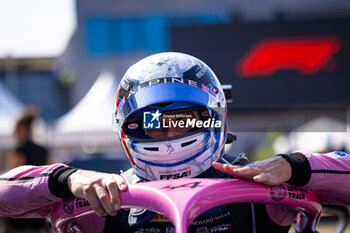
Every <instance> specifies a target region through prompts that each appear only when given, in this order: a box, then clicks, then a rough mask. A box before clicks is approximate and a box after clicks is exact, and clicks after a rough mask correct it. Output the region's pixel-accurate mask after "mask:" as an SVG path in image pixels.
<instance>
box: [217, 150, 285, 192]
mask: <svg viewBox="0 0 350 233" xmlns="http://www.w3.org/2000/svg"><path fill="white" fill-rule="evenodd" d="M213 167H214V168H215V169H217V170H220V171H222V172H224V173H226V174H228V175H232V176H234V177H239V178H243V179H248V180H254V181H256V182H259V183H264V184H267V185H270V186H273V185H279V184H282V183H284V182H287V181H288V180H289V179H290V178H291V176H292V168H291V166H290V164H289V163H288V162H287V160H286V159H284V158H283V157H282V156H275V157H272V158H269V159H264V160H262V161H260V162H257V163H252V164H248V165H247V166H244V167H241V166H235V165H229V164H222V163H216V162H214V163H213Z"/></svg>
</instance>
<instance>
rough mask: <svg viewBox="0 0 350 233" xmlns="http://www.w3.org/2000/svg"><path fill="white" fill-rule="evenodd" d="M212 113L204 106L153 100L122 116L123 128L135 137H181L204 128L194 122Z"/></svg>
mask: <svg viewBox="0 0 350 233" xmlns="http://www.w3.org/2000/svg"><path fill="white" fill-rule="evenodd" d="M179 106H181V108H180V109H179V108H177V107H179ZM213 113H214V112H213V111H212V112H211V113H210V112H208V109H207V108H206V107H204V106H201V105H197V104H191V103H185V102H167V103H161V104H155V105H152V106H148V107H146V108H143V109H140V110H139V111H137V112H135V113H133V114H132V115H131V116H130V117H129V118H128V119H127V120H126V122H125V124H124V126H123V131H124V133H125V135H126V136H128V137H129V138H131V139H133V140H136V141H163V140H169V139H176V138H181V137H184V136H188V135H189V134H192V133H196V132H198V131H201V130H203V129H205V128H204V127H199V126H200V125H198V124H196V122H197V121H201V122H205V121H208V120H210V118H212V117H213V116H210V115H213Z"/></svg>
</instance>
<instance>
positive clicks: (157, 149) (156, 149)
mask: <svg viewBox="0 0 350 233" xmlns="http://www.w3.org/2000/svg"><path fill="white" fill-rule="evenodd" d="M143 149H145V150H149V151H159V148H158V147H144V148H143Z"/></svg>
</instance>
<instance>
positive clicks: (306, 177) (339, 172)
mask: <svg viewBox="0 0 350 233" xmlns="http://www.w3.org/2000/svg"><path fill="white" fill-rule="evenodd" d="M213 166H214V167H215V168H216V169H219V170H221V171H223V172H225V173H227V174H230V175H233V176H236V177H240V178H245V179H251V180H254V181H256V182H260V183H264V184H267V185H271V186H272V185H278V184H281V183H285V182H287V183H290V184H294V185H298V186H302V188H304V189H307V190H314V191H317V192H318V193H319V194H320V197H321V201H322V203H325V204H343V205H344V204H345V205H350V179H349V176H350V154H349V153H346V152H337V151H336V152H330V153H326V154H317V153H310V152H304V151H297V152H294V153H292V154H289V155H280V156H275V157H273V158H269V159H265V160H262V161H260V162H258V163H253V164H249V165H247V166H245V167H239V166H233V165H228V164H218V163H214V164H213Z"/></svg>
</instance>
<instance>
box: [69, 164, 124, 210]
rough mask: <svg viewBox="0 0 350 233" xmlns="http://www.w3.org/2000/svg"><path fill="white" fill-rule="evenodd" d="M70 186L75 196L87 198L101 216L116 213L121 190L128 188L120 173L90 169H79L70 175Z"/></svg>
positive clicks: (118, 207)
mask: <svg viewBox="0 0 350 233" xmlns="http://www.w3.org/2000/svg"><path fill="white" fill-rule="evenodd" d="M67 181H68V186H69V189H70V191H71V192H72V193H73V195H74V196H76V197H80V198H83V199H86V200H88V201H89V203H90V205H91V207H92V208H93V209H94V210H95V212H96V214H97V215H99V216H106V215H107V214H110V215H116V214H117V211H118V210H119V209H120V200H119V190H120V191H125V190H126V187H127V185H126V182H125V180H124V178H123V177H122V176H120V175H116V174H109V173H101V172H95V171H88V170H77V171H76V172H74V173H72V174H71V175H70V176H69V177H68V180H67Z"/></svg>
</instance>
